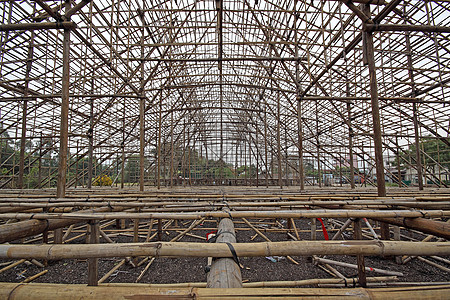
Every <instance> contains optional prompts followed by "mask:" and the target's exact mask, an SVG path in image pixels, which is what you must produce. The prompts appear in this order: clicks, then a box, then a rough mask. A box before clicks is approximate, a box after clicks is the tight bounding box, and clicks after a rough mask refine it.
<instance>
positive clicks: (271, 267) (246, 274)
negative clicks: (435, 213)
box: [0, 220, 449, 284]
mask: <svg viewBox="0 0 450 300" xmlns="http://www.w3.org/2000/svg"><path fill="white" fill-rule="evenodd" d="M281 221H282V222H284V220H281ZM236 223H237V222H236ZM189 224H190V223H189V222H185V225H184V226H183V225H182V224H181V222H180V223H179V226H180V227H184V228H185V227H188V226H189ZM203 226H204V227H206V226H207V227H214V226H215V224H214V223H204V224H203ZM235 226H236V227H245V226H244V224H236V225H235ZM296 226H297V228H298V229H299V230H304V232H300V238H301V239H305V240H309V239H310V233H309V232H306V230H309V229H310V224H309V223H308V220H297V221H296ZM267 228H269V225H266V227H264V226H261V227H260V228H259V229H260V230H261V231H262V232H264V234H265V235H266V236H267V237H268V238H269V239H271V240H272V241H285V240H288V239H289V237H288V236H287V235H286V233H280V232H278V233H277V232H269V231H266V232H265V229H267ZM272 228H275V227H272ZM106 229H112V230H113V229H115V228H114V226H109V227H107V228H106ZM317 229H320V231H317V239H318V240H323V239H324V235H323V233H322V232H321V227H320V223H319V222H317ZM154 230H155V229H154ZM209 231H210V230H203V229H202V227H201V226H199V227H198V230H195V231H193V232H192V233H194V234H195V235H198V236H203V237H205V236H206V233H208V232H209ZM402 233H405V234H408V233H407V232H406V231H405V232H403V231H402ZM77 234H80V233H79V232H74V233H72V234H71V235H70V236H75V235H77ZM177 234H178V233H176V232H175V231H166V232H164V233H163V237H162V240H163V241H169V240H170V239H171V238H173V237H174V236H176V235H177ZM254 235H255V232H254V231H252V230H238V233H237V240H238V242H250V241H251V237H252V236H254ZM331 235H332V233H330V237H331ZM410 235H411V234H410ZM112 239H113V240H114V241H115V242H120V243H124V242H132V237H131V236H124V235H120V236H117V237H113V238H112ZM346 239H351V234H350V233H348V234H346ZM143 240H144V239H141V241H143ZM100 241H101V242H102V243H105V242H106V241H105V240H104V239H102V238H101V239H100ZM181 241H183V242H188V241H189V242H199V243H205V242H206V241H204V240H201V239H199V238H195V237H190V236H185V237H183V238H182V239H181ZM252 241H253V242H263V241H264V240H263V239H262V238H261V237H260V236H257V237H255V238H254V239H253V240H252ZM84 242H85V238H84V237H83V238H79V239H77V240H75V241H74V242H73V243H84ZM326 258H328V259H332V260H336V261H342V262H348V263H353V264H356V257H352V256H327V257H326ZM239 259H240V262H241V264H242V265H243V266H244V268H243V269H242V270H241V272H242V279H243V281H244V282H257V281H292V280H304V279H313V278H332V276H331V275H330V274H328V273H326V272H325V271H323V270H322V269H320V268H319V267H317V266H315V265H314V264H313V262H312V258H311V257H293V259H294V260H296V261H297V262H298V265H296V264H294V263H292V262H291V261H289V260H287V259H286V258H284V257H283V258H280V260H279V261H277V262H272V261H271V260H269V259H268V258H265V257H240V258H239ZM428 259H430V260H432V259H431V258H428ZM121 260H122V259H121V258H109V259H99V278H101V277H102V276H103V275H104V274H105V273H107V272H108V271H109V270H110V269H111V268H113V267H114V266H115V265H117V264H118V263H119V262H120V261H121ZM138 261H140V258H138ZM4 262H6V260H3V261H0V263H4ZM41 262H42V261H41ZM365 263H366V266H367V267H372V268H380V269H384V270H391V271H397V272H402V273H403V274H404V276H403V277H399V278H398V279H399V281H400V282H447V281H448V280H449V273H447V272H445V271H443V270H440V269H438V268H436V267H433V266H430V265H428V264H426V263H424V262H422V261H419V260H418V259H413V260H411V261H410V262H409V263H407V264H405V265H399V264H397V263H395V261H394V259H393V258H382V257H365ZM146 264H147V263H144V264H143V265H141V266H139V267H133V266H132V265H131V264H128V263H127V264H125V265H123V266H122V267H120V268H119V269H118V270H117V271H115V272H114V273H113V274H112V275H111V276H110V277H109V278H108V279H107V280H106V281H105V283H132V282H135V281H136V279H137V277H138V276H139V274H140V273H141V271H142V270H143V269H144V267H145V265H146ZM206 264H207V258H189V257H188V258H162V257H158V258H156V259H155V260H154V262H153V264H152V265H151V266H150V268H149V269H148V271H147V273H146V274H145V276H144V277H143V278H142V279H141V280H140V283H182V282H206V276H207V274H206V272H205V266H206ZM440 264H441V265H443V266H445V267H449V266H448V265H445V264H444V263H442V262H440ZM335 268H336V269H337V270H338V271H339V272H341V273H342V274H343V275H345V276H346V277H349V278H351V277H357V271H356V270H355V269H351V268H346V267H340V266H335ZM44 269H48V273H46V274H45V275H43V276H41V277H39V278H37V279H35V280H34V281H33V282H46V283H66V284H86V283H87V261H86V260H76V259H72V260H69V259H65V260H60V261H50V262H48V265H47V266H46V267H45V268H44ZM44 269H43V268H39V267H37V266H36V265H33V264H25V263H22V264H20V265H18V266H16V267H14V268H12V269H10V270H7V271H4V272H1V273H0V281H2V282H21V281H22V280H24V279H25V278H27V277H29V276H32V275H34V274H37V273H39V272H41V271H43V270H44ZM367 276H385V275H382V274H377V273H375V272H367Z"/></svg>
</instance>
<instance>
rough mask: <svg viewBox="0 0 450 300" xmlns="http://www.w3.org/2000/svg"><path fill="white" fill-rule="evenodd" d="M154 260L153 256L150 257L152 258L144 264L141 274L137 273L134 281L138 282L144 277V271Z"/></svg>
mask: <svg viewBox="0 0 450 300" xmlns="http://www.w3.org/2000/svg"><path fill="white" fill-rule="evenodd" d="M154 261H155V258H154V257H152V259H151V260H150V261H149V263H148V264H147V265H146V266H145V268H144V269H143V270H142V272H141V274H139V276H138V278H137V279H136V281H135V282H139V281H140V280H141V279H142V277H144V275H145V273H146V272H147V270H148V268H150V266H151V265H152V263H153V262H154Z"/></svg>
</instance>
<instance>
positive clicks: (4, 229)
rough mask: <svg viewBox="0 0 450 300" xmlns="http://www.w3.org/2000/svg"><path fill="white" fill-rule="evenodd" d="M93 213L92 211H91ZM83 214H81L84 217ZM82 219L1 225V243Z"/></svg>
mask: <svg viewBox="0 0 450 300" xmlns="http://www.w3.org/2000/svg"><path fill="white" fill-rule="evenodd" d="M123 209H124V208H120V207H119V208H115V210H123ZM96 210H97V211H98V212H102V211H103V212H104V211H111V208H109V207H108V208H98V209H96ZM91 211H92V210H91ZM82 214H83V212H80V215H82ZM83 221H85V220H82V219H76V220H75V219H60V220H26V221H22V222H16V223H11V224H4V225H0V243H5V242H10V241H14V240H17V239H20V238H25V237H29V236H33V235H37V234H40V233H43V232H44V231H46V230H55V229H57V228H62V227H66V226H70V225H72V224H76V223H80V222H83Z"/></svg>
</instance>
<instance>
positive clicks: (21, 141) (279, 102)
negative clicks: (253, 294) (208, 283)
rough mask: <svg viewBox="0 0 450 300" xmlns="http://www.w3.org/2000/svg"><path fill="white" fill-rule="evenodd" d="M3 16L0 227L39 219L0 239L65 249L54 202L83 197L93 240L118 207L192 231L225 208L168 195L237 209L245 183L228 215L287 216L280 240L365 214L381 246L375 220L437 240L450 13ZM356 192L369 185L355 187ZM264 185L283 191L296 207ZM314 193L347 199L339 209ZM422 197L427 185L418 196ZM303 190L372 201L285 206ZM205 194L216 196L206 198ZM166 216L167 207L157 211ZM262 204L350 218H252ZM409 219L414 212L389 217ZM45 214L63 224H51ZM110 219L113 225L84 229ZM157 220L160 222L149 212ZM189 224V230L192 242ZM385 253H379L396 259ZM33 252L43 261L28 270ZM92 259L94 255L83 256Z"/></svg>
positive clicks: (36, 4)
mask: <svg viewBox="0 0 450 300" xmlns="http://www.w3.org/2000/svg"><path fill="white" fill-rule="evenodd" d="M0 11H1V13H2V14H1V16H0V18H1V21H2V22H1V25H0V33H1V35H0V45H1V48H0V51H1V53H0V55H1V57H0V157H1V159H0V171H1V173H0V188H2V189H5V191H4V193H3V194H2V193H0V194H2V196H3V199H2V200H3V202H4V203H3V204H4V205H3V207H1V212H2V213H3V216H2V214H0V216H1V218H2V219H3V220H11V219H19V220H23V219H26V218H30V217H32V218H36V216H35V215H29V214H28V213H31V214H34V213H37V214H38V215H37V218H38V220H33V221H21V222H18V223H14V224H6V225H11V226H16V227H14V228H16V229H11V228H13V227H11V226H9V227H3V228H2V227H1V226H6V225H0V236H2V234H3V236H2V237H1V238H0V240H1V241H2V242H9V241H12V240H15V239H17V238H26V237H29V236H32V235H36V234H41V233H44V241H46V239H47V233H48V230H54V229H55V230H56V231H55V242H57V243H58V242H62V241H63V232H62V230H61V228H64V227H68V226H70V227H68V228H72V229H73V226H74V225H73V224H75V223H77V222H75V221H74V218H75V219H76V220H77V221H79V220H80V218H82V216H81V215H75V216H74V215H71V216H72V218H70V215H68V216H65V215H64V213H65V211H63V210H61V209H62V207H71V209H72V211H75V210H76V209H81V210H84V209H87V208H88V207H90V206H89V205H87V207H86V205H81V204H80V201H79V200H80V198H82V197H85V196H86V195H89V196H90V197H94V198H95V197H96V196H97V197H98V198H99V199H100V200H99V202H98V203H97V204H95V205H94V204H92V205H91V206H98V208H96V211H94V212H91V215H90V214H87V215H85V216H86V220H91V221H89V222H90V226H92V230H91V232H94V234H91V235H92V239H91V242H92V243H96V242H98V236H99V234H100V233H101V232H100V233H99V232H98V231H96V230H97V229H98V228H97V229H95V228H96V226H97V225H98V224H97V223H95V222H94V221H93V220H98V219H102V220H108V219H127V217H126V214H128V213H130V211H129V209H130V208H133V211H134V212H135V213H136V214H135V215H133V216H130V217H129V218H135V219H136V220H138V219H149V220H150V231H151V227H152V226H153V221H154V220H153V219H155V222H156V220H157V219H159V220H161V219H164V220H174V219H182V218H183V217H186V219H190V217H187V216H185V215H183V213H186V212H187V211H196V212H197V215H196V217H192V218H191V219H198V220H201V219H202V218H206V219H208V218H211V217H220V218H223V217H226V215H221V214H225V213H221V214H219V213H218V212H216V213H217V214H216V215H214V214H212V215H208V211H209V210H213V211H215V210H217V209H221V208H222V206H220V205H219V204H217V203H216V204H215V206H214V208H209V209H205V207H204V206H202V205H200V204H199V203H201V200H202V199H200V198H201V197H200V198H199V199H198V201H199V203H195V205H194V206H189V205H187V204H186V203H183V204H182V205H181V204H180V205H178V204H175V203H176V202H177V201H182V200H186V201H188V200H189V201H193V199H195V197H196V196H195V195H196V193H197V191H196V190H189V191H187V192H186V198H185V199H183V196H180V194H179V192H180V190H178V189H179V188H180V187H181V186H183V187H186V189H187V186H215V188H219V187H224V186H228V187H227V189H226V191H224V190H222V196H223V199H222V200H223V201H225V200H227V199H225V198H226V195H227V194H230V195H232V194H237V195H239V196H236V198H238V199H240V200H242V201H244V200H245V198H246V197H244V198H242V197H241V196H242V193H243V194H248V193H246V192H243V190H242V189H238V188H236V189H235V190H234V191H233V186H234V187H236V186H242V185H244V186H254V187H261V188H260V189H255V199H252V201H256V202H254V203H253V204H249V203H243V204H241V205H238V204H236V205H235V206H236V207H234V208H233V205H231V206H230V205H228V202H226V203H227V205H226V207H225V208H228V209H230V208H233V209H232V210H235V209H236V208H237V207H239V206H241V208H242V210H244V211H245V210H252V211H254V212H255V211H256V212H255V214H250V213H248V214H243V215H242V216H241V217H243V218H249V217H252V216H253V217H261V218H266V217H267V218H278V217H283V218H288V220H291V221H292V224H291V223H289V224H290V225H289V228H287V229H286V230H287V231H288V232H293V231H292V230H294V229H295V226H296V225H295V223H294V221H293V218H301V217H306V218H313V219H314V218H316V217H319V215H320V213H323V215H322V217H331V218H345V217H349V218H350V217H351V218H364V217H371V218H373V219H376V220H377V221H379V222H381V223H380V230H381V232H380V234H381V237H382V238H383V239H388V238H389V226H388V225H387V224H388V223H389V224H393V225H397V226H404V227H407V228H410V229H411V228H413V229H414V230H419V231H421V232H425V233H427V234H431V235H432V236H437V237H439V238H441V239H442V238H443V239H446V238H448V232H447V233H446V231H448V223H445V222H444V221H446V219H445V218H446V217H447V216H448V214H449V211H448V210H447V208H448V203H447V201H448V190H447V189H446V188H448V185H449V184H450V140H449V136H450V109H449V107H450V106H449V104H450V101H449V100H448V97H449V96H450V94H449V93H450V89H449V86H450V50H449V49H450V40H449V35H450V24H449V23H450V18H449V16H450V3H449V2H447V1H439V0H437V1H414V0H411V1H407V0H389V1H385V0H354V1H350V0H342V1H331V0H321V1H311V0H274V1H268V0H207V1H206V0H169V1H162V0H123V1H119V0H113V1H96V0H92V1H91V0H76V1H70V0H65V1H43V0H35V1H31V0H25V1H0ZM102 185H107V186H110V185H116V186H118V187H117V190H115V189H114V192H112V193H111V194H113V195H106V194H105V192H104V189H100V188H97V189H94V190H92V186H102ZM359 185H361V186H363V185H364V186H365V187H372V186H373V187H376V189H377V190H376V192H374V191H371V192H370V193H371V194H370V193H369V192H367V193H369V194H370V195H366V194H365V193H366V192H365V191H358V192H354V191H353V189H355V186H359ZM394 185H395V186H398V187H400V188H402V190H395V193H394V192H392V194H391V195H388V196H392V199H391V200H392V201H393V202H392V203H386V202H384V201H386V199H387V198H385V197H386V196H387V193H386V186H388V187H389V186H394ZM133 186H138V187H139V193H137V194H135V195H136V197H138V199H139V197H143V198H149V199H146V200H145V199H144V200H142V203H147V204H142V205H140V204H139V205H138V204H137V202H139V201H137V202H136V203H135V201H133V200H132V199H131V197H132V196H130V195H128V196H125V197H124V198H125V201H124V202H123V203H122V204H119V202H118V203H117V204H116V206H114V205H113V206H111V205H110V202H111V201H113V200H116V196H114V195H115V194H117V195H120V193H121V192H120V191H121V189H124V190H128V191H130V189H131V190H133ZM176 186H178V187H176ZM230 186H231V187H230ZM269 186H279V187H286V186H289V188H288V191H289V192H287V193H288V194H289V195H290V196H292V197H294V198H293V199H286V198H284V197H285V196H283V195H282V194H283V193H282V192H281V191H282V190H279V192H276V191H275V192H274V190H273V188H270V189H269ZM312 186H319V187H323V186H334V187H336V188H337V187H341V186H345V188H342V190H341V194H342V197H343V198H333V197H330V196H327V195H329V194H330V193H336V192H335V191H333V190H330V189H329V188H328V189H327V190H323V189H322V190H316V189H314V191H312V190H311V189H312ZM166 187H170V188H175V187H176V188H177V189H176V190H175V191H176V192H174V193H175V195H176V196H174V197H173V198H176V200H174V202H170V201H169V202H167V203H166V204H159V205H156V204H155V203H153V201H154V200H155V199H154V197H157V199H159V198H158V197H159V196H160V195H163V194H164V193H169V194H170V193H171V191H170V190H165V188H166ZM424 187H425V190H426V189H430V190H429V191H428V192H420V194H419V193H417V192H416V191H417V189H419V190H423V189H424ZM85 188H87V189H88V191H92V192H86V189H85ZM431 188H433V190H431ZM435 188H441V189H440V190H437V189H435ZM16 189H17V190H16ZM25 189H26V192H25ZM53 189H55V190H53ZM77 189H78V190H80V191H81V192H79V193H78V194H77V192H75V191H76V190H77ZM161 189H163V190H164V192H158V190H161ZM264 189H266V190H264ZM403 189H406V190H403ZM22 190H23V191H22ZM136 190H137V189H136ZM149 190H150V191H151V193H152V194H151V195H150V194H146V192H148V191H149ZM68 191H70V193H69V192H68ZM95 191H100V192H98V194H97V195H96V192H95ZM112 191H113V189H112ZM161 191H162V190H161ZM215 191H217V189H216V190H215ZM388 192H389V190H388ZM22 193H24V195H23V196H21V197H18V195H19V194H22ZM86 193H88V194H86ZM200 193H201V194H202V193H203V194H204V193H205V191H203V190H200ZM308 193H309V194H310V195H316V196H317V194H321V193H322V196H323V198H322V197H319V196H318V197H319V198H318V199H326V200H333V201H341V200H343V201H344V200H345V201H353V200H358V199H359V198H358V199H356V197H361V196H367V197H368V199H371V200H374V201H375V200H377V201H379V202H376V201H375V202H373V203H372V204H370V203H369V202H367V203H366V202H364V201H365V200H367V199H366V198H364V197H363V198H361V201H363V202H362V203H353V202H352V203H350V202H348V203H347V202H346V203H338V202H333V201H331V203H328V204H326V203H319V205H318V206H316V205H315V204H307V203H303V202H302V203H294V204H291V205H290V206H287V205H288V204H287V202H289V201H300V200H301V201H307V200H308V199H307V197H306V198H301V197H302V195H307V194H308ZM402 193H406V194H402ZM431 193H433V194H434V196H430V194H431ZM209 194H210V195H212V196H211V197H212V198H213V199H215V200H214V201H219V200H217V199H216V198H217V197H219V198H220V196H217V195H216V194H217V193H215V192H211V193H209ZM264 194H266V195H265V196H267V197H269V196H270V197H278V196H277V195H278V194H280V196H279V203H278V202H277V203H276V204H274V205H273V206H271V205H270V204H267V203H266V204H261V203H265V201H262V200H261V199H264V198H265V196H264ZM133 195H134V194H133ZM34 197H37V199H39V201H34V200H33V199H35V198H34ZM109 197H112V198H109ZM240 197H241V198H242V199H241V198H240ZM270 197H269V198H270ZM295 197H300V198H301V199H297V198H295ZM327 197H328V198H327ZM420 197H422V198H420ZM423 197H425V198H423ZM427 197H428V198H427ZM433 197H434V198H433ZM71 198H74V199H72V201H69V200H70V199H71ZM169 198H170V197H169ZM67 199H69V200H67ZM205 199H208V197H205ZM424 199H425V200H424ZM159 200H160V199H159ZM270 200H271V201H273V199H270ZM422 200H424V201H430V202H429V203H425V202H424V201H422ZM52 201H53V202H55V201H56V202H57V203H58V204H49V203H48V202H52ZM214 201H213V202H214ZM227 201H229V199H228V200H227ZM252 201H250V202H252ZM367 201H368V200H367ZM405 201H406V202H405ZM42 202H46V204H43V203H42ZM94 202H95V201H94ZM244 202H245V201H244ZM422 202H423V203H422ZM64 203H65V204H64ZM149 203H150V204H149ZM152 203H153V204H152ZM255 203H256V204H255ZM258 203H259V204H261V206H259V204H258ZM405 203H406V204H405ZM125 204H126V205H125ZM169 204H170V206H172V205H174V207H175V208H171V209H172V210H171V209H167V207H164V205H169ZM153 206H156V208H155V207H153ZM266 206H267V207H272V208H276V209H275V210H280V211H283V210H284V209H286V208H287V207H290V209H294V210H295V209H306V208H308V209H310V208H314V207H315V208H317V207H320V208H324V207H325V208H341V209H344V210H347V209H348V210H349V211H351V210H352V209H357V210H361V212H359V213H354V212H353V213H351V212H347V213H346V214H344V213H343V212H342V213H343V214H337V213H336V214H335V215H333V214H331V215H327V212H326V211H321V212H320V213H317V216H316V215H308V214H303V213H302V212H296V213H294V214H292V215H289V214H288V215H283V214H281V215H279V214H278V213H273V214H270V213H267V214H263V213H262V212H264V211H265V210H264V209H262V208H263V207H266ZM157 207H159V208H157ZM177 207H178V209H177ZM180 207H181V208H180ZM267 207H266V208H267ZM119 208H120V209H119ZM405 208H408V209H411V210H413V211H409V210H408V211H403V212H401V211H402V210H403V209H405ZM27 209H32V210H31V211H28V210H27ZM49 209H50V210H53V209H54V210H55V212H56V213H62V215H59V216H55V215H52V214H47V213H48V212H49V211H48V210H49ZM141 209H142V210H143V211H141ZM146 209H147V210H148V211H147V212H145V210H146ZM155 209H156V210H155ZM158 209H159V210H158ZM367 209H369V210H370V212H369V211H366V212H364V210H367ZM372 209H387V210H388V211H389V210H395V212H394V211H391V213H388V211H386V212H383V211H372ZM396 209H399V211H397V210H396ZM414 209H421V211H420V212H418V211H414ZM111 210H113V211H114V210H116V212H115V213H118V214H119V215H114V214H113V215H104V216H103V217H100V216H95V214H96V213H100V212H106V211H111ZM135 210H138V211H137V212H136V211H135ZM117 211H123V212H121V213H119V212H117ZM157 211H159V212H161V213H163V212H165V213H168V214H169V215H162V216H157V215H152V214H153V213H155V212H157ZM170 211H174V212H173V214H170V213H169V212H170ZM17 212H22V213H23V214H20V213H19V214H18V215H13V213H17ZM41 212H42V214H39V213H41ZM141 212H142V213H147V215H145V214H144V215H139V214H140V213H141ZM73 213H74V212H73ZM258 213H261V215H258ZM82 214H86V212H82ZM177 214H180V215H179V216H177ZM228 214H230V216H231V215H232V214H233V212H231V213H230V212H228ZM394 217H396V218H394ZM419 217H420V218H419ZM59 218H62V219H59ZM430 218H431V219H432V218H443V219H439V220H431V219H430ZM40 220H48V221H45V222H46V223H45V222H44V221H40ZM244 220H246V219H244ZM147 221H148V220H147ZM246 221H247V220H246ZM291 221H288V222H291ZM6 222H8V223H11V221H6ZM24 222H25V223H24ZM26 222H28V223H26ZM244 222H245V221H244ZM247 222H248V221H247ZM344 222H345V221H344ZM436 222H437V223H436ZM44 223H45V224H44ZM350 223H351V222H350V221H348V224H347V226H348V225H349V224H350ZM26 224H28V225H26ZM52 224H53V225H52ZM96 224H97V225H96ZM136 224H139V222H136ZM248 224H250V225H249V226H250V228H252V227H251V226H253V225H252V224H251V222H248ZM248 224H247V225H248ZM345 224H346V223H345ZM345 224H344V225H345ZM355 224H356V225H355V228H356V229H358V226H359V225H358V224H359V223H358V221H356V223H355ZM159 225H160V226H162V223H161V222H159ZM169 225H170V224H169ZM169 225H168V226H169ZM291 225H293V227H292V226H291ZM297 225H298V224H297ZM341 225H342V224H341ZM367 225H368V226H369V227H370V224H369V223H368V224H367ZM27 226H29V227H27ZM196 226H198V224H197V221H195V222H194V221H193V223H192V228H190V230H191V229H193V228H195V227H196ZM324 226H325V225H324ZM343 227H344V226H343ZM33 228H34V229H33ZM36 228H38V229H36ZM168 228H169V227H168ZM370 228H372V227H370ZM430 228H431V229H430ZM72 229H70V230H67V231H66V233H67V235H66V236H65V238H67V237H68V236H69V234H70V231H71V230H72ZM391 229H392V228H391ZM14 230H15V231H14ZM136 230H137V231H138V229H136ZM161 230H162V229H161V228H159V231H161ZM343 230H345V228H344V229H343ZM100 231H101V230H100ZM356 231H358V230H356ZM95 232H97V233H96V234H95ZM186 233H187V231H186ZM103 234H104V233H103ZM105 235H106V234H105ZM137 235H138V234H137V233H136V236H137ZM376 235H377V234H376V233H375V235H373V237H374V236H376ZM102 236H103V235H102ZM360 237H361V236H358V234H356V236H355V239H360ZM65 238H64V239H65ZM414 238H415V239H418V237H414ZM297 239H299V236H298V235H297ZM422 239H423V238H422ZM429 239H431V238H429ZM135 241H138V238H136V240H135ZM146 241H148V237H147V239H146ZM266 241H267V240H266ZM444 244H445V243H444ZM2 247H3V245H2ZM392 247H393V249H394V248H395V249H397V250H395V251H397V252H395V251H394V252H395V253H394V252H393V253H391V254H392V255H398V254H399V253H400V252H402V251H400V250H399V249H400V248H398V247H400V246H398V245H397V246H395V245H394V246H392ZM408 247H410V246H408ZM408 247H407V248H408ZM443 247H444V248H445V247H446V248H445V249H448V245H446V246H443ZM314 249H315V248H314ZM403 249H406V248H403ZM418 249H422V248H420V247H419V248H418ZM5 251H6V250H5ZM64 251H65V250H64ZM80 251H81V250H80ZM311 251H312V252H311V253H308V254H305V255H312V254H313V253H314V251H313V250H311ZM288 252H289V251H288ZM419 252H420V251H419ZM408 253H409V252H408V251H406V252H405V253H404V254H408ZM116 254H117V253H116ZM238 254H239V253H238ZM295 254H296V253H287V252H286V253H285V255H295ZM297 254H298V253H297ZM349 254H350V253H349ZM352 254H355V255H356V254H358V255H360V256H362V255H364V254H369V253H368V252H367V253H366V252H364V251H362V252H361V253H356V252H355V253H352ZM377 254H384V253H377ZM409 254H410V255H413V253H409ZM416 254H424V255H425V254H429V255H434V254H432V253H431V252H430V251H428V250H423V253H416ZM435 254H438V253H435ZM440 254H446V255H448V254H449V253H448V250H445V251H444V252H442V253H440ZM139 255H144V254H142V253H141V254H139ZM145 255H150V254H148V253H147V254H145ZM202 255H203V254H202ZM207 255H210V253H207ZM6 256H7V255H6V254H5V256H4V257H6ZM81 256H82V255H81ZM118 256H120V255H118ZM124 256H125V257H127V256H133V255H131V254H130V253H128V254H127V255H124ZM14 257H16V256H14ZM20 257H21V256H20V255H18V256H17V258H20ZM38 257H39V258H41V259H49V257H43V256H36V257H30V258H38ZM96 257H102V256H95V257H90V259H93V260H95V259H96ZM358 262H359V263H361V257H359V259H358ZM362 262H363V259H362ZM92 265H95V264H94V261H92ZM360 265H361V264H360ZM362 265H363V263H362ZM360 275H361V274H360ZM90 278H91V279H92V278H94V277H90ZM93 282H96V279H92V281H90V283H93ZM204 295H206V294H204ZM206 296H208V295H206ZM209 296H211V295H209ZM235 296H236V295H235Z"/></svg>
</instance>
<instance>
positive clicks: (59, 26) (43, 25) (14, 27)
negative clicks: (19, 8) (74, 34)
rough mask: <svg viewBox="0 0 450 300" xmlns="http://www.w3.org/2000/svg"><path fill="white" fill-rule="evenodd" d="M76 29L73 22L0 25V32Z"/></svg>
mask: <svg viewBox="0 0 450 300" xmlns="http://www.w3.org/2000/svg"><path fill="white" fill-rule="evenodd" d="M76 27H77V25H76V24H75V23H74V22H43V23H22V24H3V25H0V31H14V30H39V29H74V28H76Z"/></svg>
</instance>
